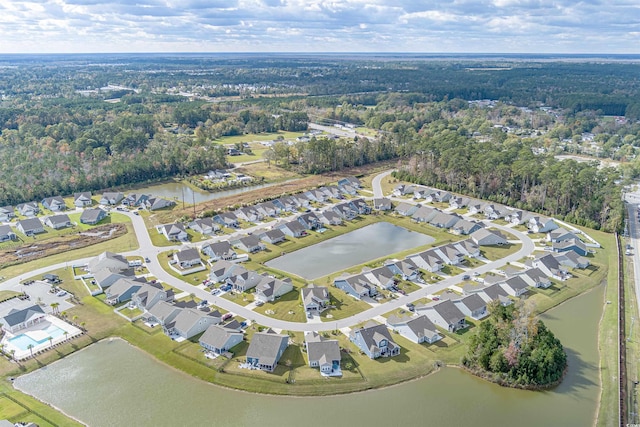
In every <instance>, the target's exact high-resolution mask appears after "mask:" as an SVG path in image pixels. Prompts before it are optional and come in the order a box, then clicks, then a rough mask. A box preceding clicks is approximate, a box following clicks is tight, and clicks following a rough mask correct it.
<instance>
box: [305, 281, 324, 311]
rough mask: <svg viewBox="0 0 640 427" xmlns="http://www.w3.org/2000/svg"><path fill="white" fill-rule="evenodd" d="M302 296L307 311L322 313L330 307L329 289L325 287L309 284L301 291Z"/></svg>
mask: <svg viewBox="0 0 640 427" xmlns="http://www.w3.org/2000/svg"><path fill="white" fill-rule="evenodd" d="M300 296H301V297H302V306H303V307H304V309H305V311H308V312H316V313H320V312H322V311H324V310H325V309H326V308H327V307H328V306H329V301H330V298H329V289H328V288H326V287H324V286H316V285H314V284H309V286H307V287H306V288H302V289H301V290H300Z"/></svg>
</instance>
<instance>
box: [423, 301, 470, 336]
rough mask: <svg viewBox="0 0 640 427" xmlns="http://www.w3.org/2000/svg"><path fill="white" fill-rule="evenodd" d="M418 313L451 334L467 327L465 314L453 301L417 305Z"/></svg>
mask: <svg viewBox="0 0 640 427" xmlns="http://www.w3.org/2000/svg"><path fill="white" fill-rule="evenodd" d="M416 313H418V314H424V315H425V316H427V317H428V318H429V320H431V321H432V322H433V323H434V324H436V325H437V326H440V327H441V328H443V329H445V330H447V331H449V332H455V331H457V330H459V329H464V328H466V327H467V322H466V321H465V316H464V313H463V312H462V311H460V309H459V308H458V307H456V305H455V304H454V303H453V302H452V301H451V300H444V301H440V302H438V303H435V304H433V303H432V304H429V305H416Z"/></svg>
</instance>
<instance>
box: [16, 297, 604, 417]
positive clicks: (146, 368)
mask: <svg viewBox="0 0 640 427" xmlns="http://www.w3.org/2000/svg"><path fill="white" fill-rule="evenodd" d="M603 291H604V288H603V287H599V288H598V289H596V290H594V291H592V292H589V293H587V294H584V295H582V296H579V297H576V298H574V299H572V300H570V301H568V302H566V303H565V304H562V305H561V306H560V307H558V308H556V309H553V310H551V311H550V312H549V313H548V314H545V315H544V316H542V318H543V320H544V321H545V323H546V324H547V325H548V326H549V327H550V329H551V330H552V331H553V332H554V333H555V334H556V336H558V338H560V340H561V341H562V342H563V344H564V345H565V346H566V348H567V353H568V356H569V371H568V374H567V377H566V378H565V380H564V381H563V383H562V384H561V385H560V386H559V387H557V388H556V389H555V390H552V391H546V392H532V391H523V390H513V389H507V388H503V387H500V386H497V385H495V384H492V383H489V382H486V381H484V380H481V379H479V378H476V377H474V376H472V375H469V374H467V373H466V372H463V371H461V370H458V369H455V368H444V369H442V370H440V371H439V372H437V373H435V374H433V375H430V376H428V377H426V378H422V379H419V380H416V381H411V382H408V383H405V384H401V385H398V386H394V387H388V388H384V389H381V390H375V391H367V392H362V393H354V394H349V395H344V396H332V397H310V398H296V397H285V396H267V395H256V394H251V393H244V392H239V391H234V390H229V389H225V388H221V387H217V386H214V385H211V384H208V383H205V382H203V381H200V380H197V379H195V378H192V377H190V376H188V375H187V374H184V373H182V372H179V371H177V370H175V369H172V368H170V367H168V366H166V365H164V364H162V363H160V362H158V361H156V360H155V359H154V358H152V357H151V356H149V355H148V354H146V353H144V352H143V351H141V350H138V349H137V348H135V347H133V346H131V345H129V344H127V343H126V342H124V341H122V340H120V339H113V340H105V341H102V342H99V343H97V344H94V345H91V346H90V347H88V348H87V349H85V350H82V351H79V352H78V353H75V354H73V355H71V356H69V357H66V358H64V359H62V360H60V361H58V362H55V363H53V364H52V365H50V366H46V367H44V368H41V369H39V370H37V371H34V372H32V373H30V374H27V375H24V376H22V377H20V378H17V379H16V380H15V382H14V384H15V386H16V388H18V389H20V390H23V391H24V392H26V393H29V394H31V395H34V396H36V397H37V398H39V399H41V400H43V401H45V402H48V403H50V404H52V405H54V406H56V407H58V408H60V409H62V410H63V411H65V412H66V413H67V414H70V415H72V416H74V417H76V418H78V419H80V420H82V421H83V422H85V423H87V424H88V425H90V426H93V427H101V426H109V427H111V426H124V425H140V426H151V425H153V426H178V425H190V426H256V425H260V426H265V427H270V426H274V427H276V426H277V427H286V426H298V425H300V424H304V425H305V426H310V427H313V426H322V427H326V426H327V425H329V426H332V427H333V426H335V427H341V426H345V427H346V426H349V427H352V426H354V425H370V426H381V425H401V426H402V425H406V426H418V425H419V426H422V425H430V426H465V425H473V426H476V427H483V426H491V427H495V426H512V425H517V426H518V427H529V426H531V427H538V426H563V427H572V426H576V427H584V426H588V425H592V424H593V420H594V417H595V414H596V411H597V407H598V396H599V375H598V372H599V370H598V349H597V336H598V334H597V331H598V322H599V319H600V315H601V313H602V309H603V306H604V304H603ZM608 307H610V306H608ZM425 351H426V350H425ZM338 381H339V380H338ZM611 416H615V415H613V414H612V415H611Z"/></svg>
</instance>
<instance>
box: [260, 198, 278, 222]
mask: <svg viewBox="0 0 640 427" xmlns="http://www.w3.org/2000/svg"><path fill="white" fill-rule="evenodd" d="M256 209H258V212H260V213H262V214H263V215H264V216H270V217H272V218H275V217H276V216H278V215H279V214H280V213H281V212H282V211H283V209H282V208H281V207H280V206H278V205H276V204H275V203H274V202H272V201H267V202H262V203H259V204H257V205H256Z"/></svg>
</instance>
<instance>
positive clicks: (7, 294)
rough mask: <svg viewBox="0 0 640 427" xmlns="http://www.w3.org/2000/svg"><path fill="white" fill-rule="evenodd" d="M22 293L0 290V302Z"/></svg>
mask: <svg viewBox="0 0 640 427" xmlns="http://www.w3.org/2000/svg"><path fill="white" fill-rule="evenodd" d="M18 295H20V292H16V291H0V302H4V301H6V300H8V299H11V298H15V297H17V296H18Z"/></svg>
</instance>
